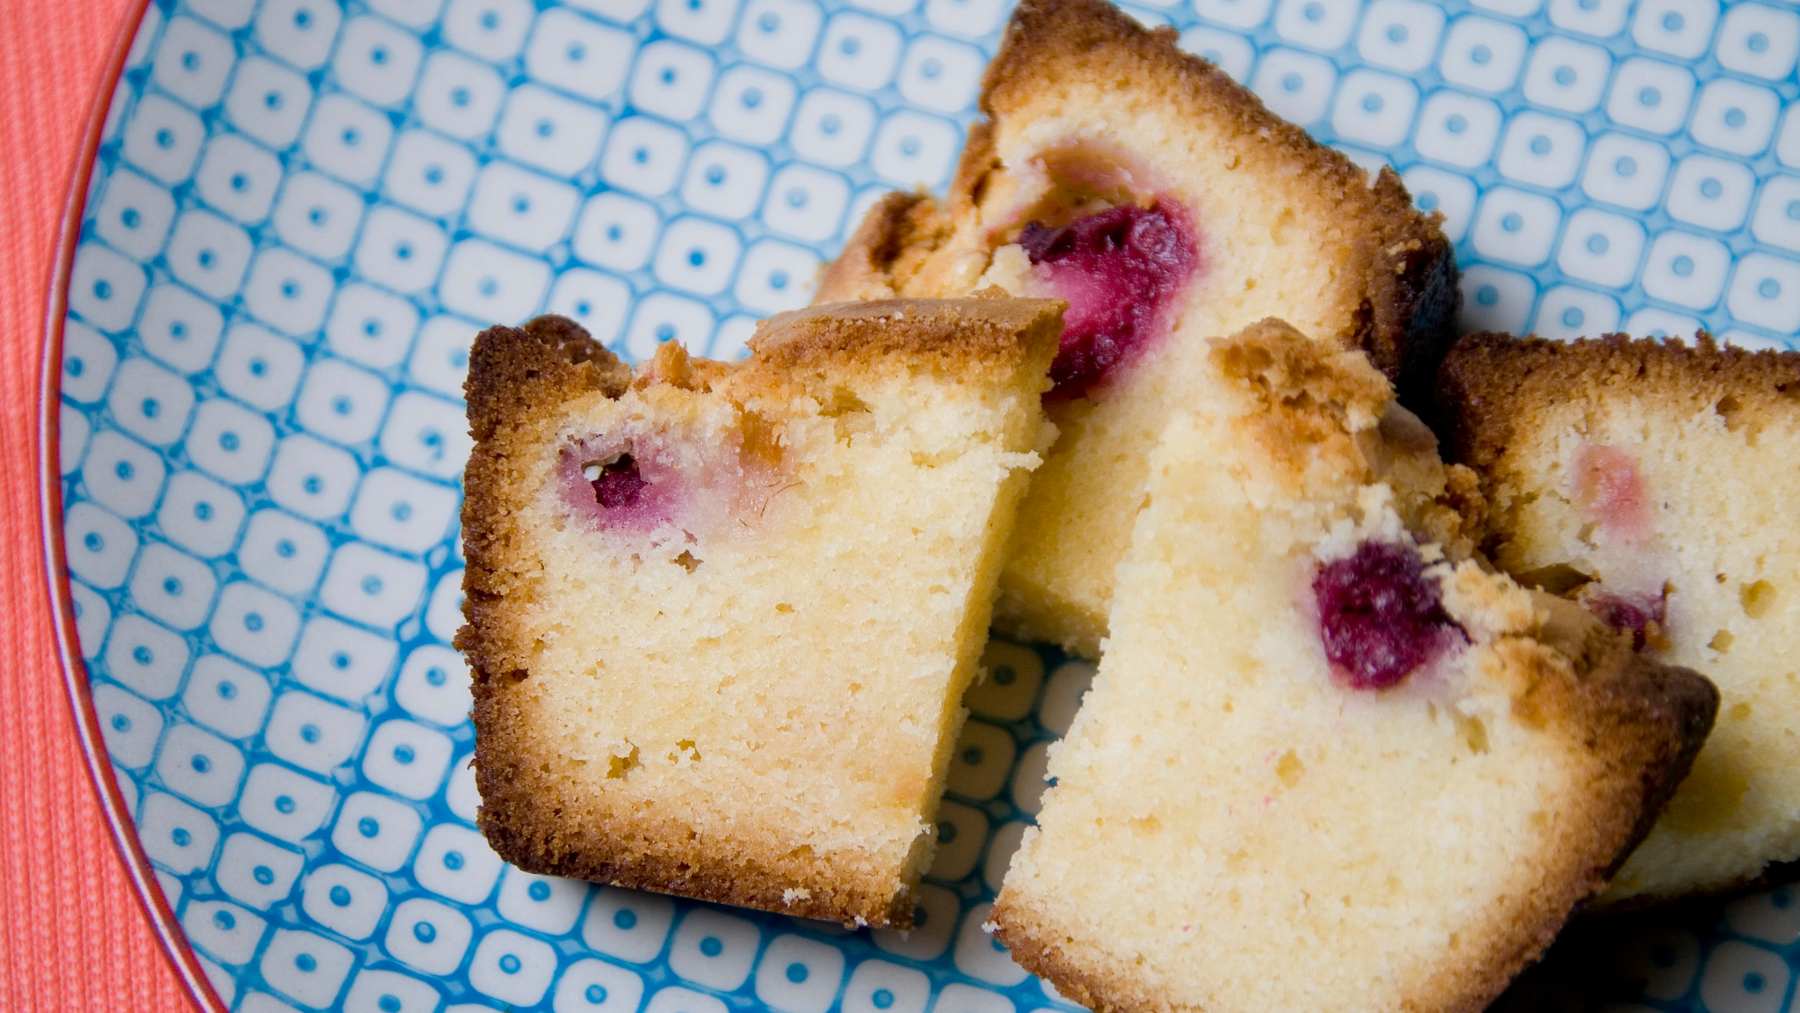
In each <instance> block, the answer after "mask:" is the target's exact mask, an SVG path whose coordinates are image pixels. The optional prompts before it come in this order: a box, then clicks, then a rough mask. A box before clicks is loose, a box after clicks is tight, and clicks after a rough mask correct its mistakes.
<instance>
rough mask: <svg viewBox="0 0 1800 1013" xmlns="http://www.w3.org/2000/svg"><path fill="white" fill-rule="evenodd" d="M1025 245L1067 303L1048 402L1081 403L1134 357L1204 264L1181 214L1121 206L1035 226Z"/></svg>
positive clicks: (1158, 207)
mask: <svg viewBox="0 0 1800 1013" xmlns="http://www.w3.org/2000/svg"><path fill="white" fill-rule="evenodd" d="M1019 245H1020V246H1022V247H1024V249H1025V255H1026V256H1027V257H1029V258H1030V260H1031V263H1032V264H1033V265H1034V266H1035V267H1036V269H1037V273H1038V276H1039V278H1040V279H1042V280H1043V281H1045V282H1047V283H1048V285H1049V287H1050V289H1051V290H1052V291H1053V292H1055V293H1056V295H1058V296H1060V297H1061V298H1062V299H1064V300H1065V301H1067V302H1068V304H1069V308H1068V311H1067V312H1066V313H1065V314H1064V315H1063V336H1062V346H1061V348H1060V349H1059V350H1058V351H1057V353H1056V360H1055V362H1054V363H1052V364H1051V367H1050V378H1051V380H1052V381H1053V383H1054V386H1053V387H1052V388H1051V391H1050V393H1049V395H1048V396H1049V397H1051V398H1055V399H1066V398H1076V397H1082V396H1084V395H1086V394H1087V393H1088V392H1089V391H1090V390H1091V389H1092V388H1093V387H1095V386H1096V385H1098V384H1099V383H1101V382H1102V381H1104V380H1105V379H1106V377H1107V375H1108V374H1109V373H1110V372H1111V371H1112V370H1113V369H1114V368H1116V367H1117V366H1119V365H1120V364H1121V363H1125V362H1128V361H1130V360H1131V359H1133V358H1135V357H1136V356H1137V355H1138V354H1139V353H1141V352H1142V351H1143V349H1144V347H1145V346H1146V345H1147V344H1148V343H1149V342H1150V341H1151V340H1152V339H1154V338H1155V337H1156V336H1158V333H1159V332H1160V331H1161V330H1163V329H1165V327H1166V321H1165V320H1164V319H1163V317H1164V315H1165V314H1164V310H1165V308H1166V307H1167V305H1168V303H1169V302H1170V299H1171V297H1172V296H1173V295H1174V294H1175V293H1176V292H1177V290H1179V289H1180V288H1181V286H1182V285H1184V284H1186V282H1187V281H1188V279H1189V278H1190V277H1191V276H1192V275H1193V273H1194V270H1195V268H1196V267H1197V266H1198V264H1199V260H1200V256H1199V248H1198V245H1197V244H1196V242H1195V239H1194V234H1193V230H1192V229H1191V228H1190V227H1189V226H1188V224H1187V221H1186V219H1185V216H1184V215H1183V214H1182V213H1181V211H1180V210H1179V209H1177V208H1175V207H1173V206H1171V205H1168V204H1165V203H1163V202H1161V201H1158V202H1157V203H1155V204H1152V205H1151V206H1150V207H1147V208H1142V207H1138V206H1136V205H1134V204H1123V205H1119V206H1117V207H1111V208H1107V209H1106V210H1104V211H1100V212H1098V213H1095V214H1091V215H1087V216H1086V217H1083V218H1077V219H1075V220H1074V221H1072V222H1070V223H1069V224H1067V225H1064V226H1062V227H1061V228H1057V229H1051V228H1046V227H1044V226H1043V225H1041V224H1039V223H1037V222H1032V223H1031V224H1029V225H1027V226H1025V229H1024V231H1023V232H1022V233H1020V235H1019Z"/></svg>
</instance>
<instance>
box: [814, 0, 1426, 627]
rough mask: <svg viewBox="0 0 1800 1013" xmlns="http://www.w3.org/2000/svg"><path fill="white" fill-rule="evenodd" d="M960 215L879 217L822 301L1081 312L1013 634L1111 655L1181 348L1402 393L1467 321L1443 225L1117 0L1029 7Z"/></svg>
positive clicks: (1007, 613)
mask: <svg viewBox="0 0 1800 1013" xmlns="http://www.w3.org/2000/svg"><path fill="white" fill-rule="evenodd" d="M981 110H982V112H983V113H984V114H985V116H986V119H985V120H984V121H983V122H980V123H978V124H976V125H975V127H974V129H973V130H972V131H971V132H970V135H969V140H968V145H967V148H966V149H965V150H964V152H963V157H962V163H961V165H960V167H959V168H958V170H957V173H956V177H955V179H954V180H953V182H952V183H951V186H950V192H949V194H948V196H947V197H946V198H944V199H943V200H941V201H939V200H933V199H931V198H928V197H924V196H921V195H917V194H895V195H892V196H890V197H888V198H886V199H884V200H883V201H881V202H880V203H878V204H877V205H876V206H875V207H874V208H873V209H872V210H871V211H870V212H869V215H868V217H867V218H866V219H865V220H864V222H863V223H862V225H861V227H860V228H859V230H858V231H857V232H856V234H855V235H854V236H853V237H852V239H851V240H850V243H849V245H848V247H847V248H846V249H845V251H844V253H843V254H842V256H841V257H840V258H839V259H838V260H837V261H836V262H835V263H834V264H833V265H832V266H831V267H830V268H829V269H828V270H827V272H826V274H825V276H824V279H823V281H822V283H821V292H820V299H821V300H830V299H848V298H874V297H887V296H894V295H901V296H953V295H962V294H965V293H968V292H970V291H973V290H975V289H977V288H981V287H984V286H987V285H994V284H997V285H1000V286H1002V287H1004V288H1005V289H1007V290H1008V291H1010V292H1013V293H1016V294H1025V295H1036V296H1055V297H1058V298H1062V299H1065V300H1067V301H1068V304H1069V309H1068V313H1067V321H1066V328H1065V330H1064V333H1063V339H1062V347H1061V349H1060V351H1059V352H1058V354H1057V357H1056V361H1055V364H1054V365H1053V366H1052V367H1051V369H1052V374H1053V376H1054V378H1055V383H1056V385H1055V387H1054V388H1053V389H1052V390H1051V392H1050V395H1049V396H1048V398H1047V399H1046V408H1047V409H1048V411H1049V412H1050V416H1051V420H1052V421H1053V422H1055V423H1056V425H1057V427H1058V428H1059V430H1061V433H1062V436H1061V438H1060V439H1059V441H1058V442H1057V444H1056V445H1055V447H1054V448H1053V449H1052V450H1051V451H1050V453H1049V454H1048V455H1047V457H1046V460H1045V462H1044V466H1043V467H1042V468H1041V469H1039V471H1038V472H1037V474H1036V475H1035V476H1034V478H1033V480H1032V489H1031V492H1030V494H1029V496H1028V498H1027V500H1026V504H1025V506H1024V508H1023V512H1022V514H1021V516H1020V520H1019V535H1018V538H1017V540H1016V542H1015V544H1014V546H1013V547H1012V549H1011V550H1010V557H1011V558H1009V559H1008V561H1007V566H1006V570H1005V571H1004V573H1003V575H1002V577H1001V599H1000V604H999V616H998V619H999V623H1000V625H1001V627H1002V628H1003V629H1005V630H1006V631H1007V632H1009V633H1013V634H1018V635H1027V636H1033V637H1037V638H1040V639H1048V640H1055V641H1058V642H1061V643H1063V644H1064V645H1065V646H1068V647H1071V648H1073V649H1075V650H1077V651H1079V652H1081V653H1083V654H1087V655H1089V656H1093V655H1095V653H1096V652H1097V650H1098V647H1099V641H1100V638H1101V637H1102V636H1103V635H1104V634H1105V630H1106V612H1107V603H1108V601H1109V599H1110V598H1111V592H1112V579H1113V571H1114V570H1115V569H1116V567H1117V565H1118V562H1119V559H1120V557H1121V556H1122V555H1123V554H1124V551H1125V546H1126V544H1127V542H1128V541H1129V539H1130V535H1131V519H1132V515H1133V514H1134V512H1135V510H1136V506H1137V503H1138V500H1139V498H1140V495H1141V493H1142V486H1143V482H1144V460H1145V457H1146V456H1147V455H1148V453H1149V451H1150V447H1151V446H1152V445H1153V444H1154V442H1155V440H1156V437H1157V434H1159V433H1160V432H1161V431H1162V427H1163V423H1164V422H1165V421H1166V420H1167V417H1168V415H1169V413H1170V412H1172V411H1175V410H1178V409H1179V408H1180V407H1182V406H1184V405H1186V404H1187V403H1189V401H1191V399H1192V398H1193V397H1194V396H1195V393H1194V392H1193V391H1192V390H1190V389H1189V386H1188V385H1189V384H1190V383H1192V382H1194V380H1193V378H1192V376H1191V375H1190V374H1188V373H1186V372H1184V371H1182V370H1180V369H1176V368H1172V367H1171V364H1170V361H1169V360H1170V359H1171V357H1173V356H1178V355H1180V354H1182V352H1183V346H1186V345H1190V344H1194V343H1197V342H1200V341H1203V340H1204V339H1206V338H1209V337H1213V336H1217V335H1220V334H1229V333H1231V332H1233V331H1235V330H1237V329H1238V328H1240V327H1243V326H1245V325H1247V324H1249V323H1252V322H1254V321H1256V320H1260V319H1262V318H1263V317H1266V316H1280V317H1283V318H1284V319H1287V320H1288V321H1290V322H1291V323H1293V324H1294V325H1295V326H1296V327H1298V328H1299V329H1300V330H1302V331H1303V332H1305V333H1307V334H1310V335H1315V336H1317V337H1319V338H1320V339H1322V340H1323V341H1325V342H1326V343H1327V344H1328V345H1330V346H1331V347H1333V348H1361V349H1364V350H1366V351H1367V352H1368V353H1369V355H1370V356H1371V357H1372V358H1373V359H1374V361H1375V363H1376V365H1377V366H1378V367H1380V368H1381V369H1382V370H1383V371H1384V372H1386V373H1387V374H1388V375H1389V376H1390V377H1393V378H1397V379H1403V380H1410V379H1411V378H1413V377H1424V376H1428V375H1429V368H1428V367H1429V365H1430V364H1431V363H1433V362H1434V359H1433V355H1434V353H1435V352H1436V351H1437V350H1439V348H1440V346H1441V343H1442V341H1441V339H1442V337H1443V336H1444V335H1445V333H1446V329H1447V326H1448V325H1449V323H1450V321H1451V318H1452V316H1453V315H1454V310H1455V305H1456V285H1455V267H1454V264H1453V262H1452V259H1451V251H1450V246H1449V244H1448V243H1447V242H1446V241H1445V239H1444V236H1443V233H1442V232H1441V231H1440V229H1439V228H1438V225H1437V223H1436V221H1435V220H1434V219H1432V218H1428V217H1427V216H1424V215H1421V214H1420V213H1419V212H1417V211H1416V210H1414V208H1413V207H1412V204H1411V201H1410V199H1409V198H1408V196H1407V194H1406V191H1405V189H1404V188H1403V187H1402V186H1401V184H1400V181H1399V179H1398V178H1397V177H1396V176H1395V175H1394V174H1393V173H1392V172H1391V171H1388V170H1384V171H1382V172H1381V173H1380V174H1379V175H1377V176H1375V177H1374V178H1370V177H1369V176H1368V175H1367V174H1366V173H1364V172H1363V170H1361V169H1359V168H1357V167H1356V166H1355V165H1353V164H1352V163H1351V162H1350V161H1349V160H1348V159H1346V158H1345V157H1344V156H1342V155H1341V154H1339V153H1337V152H1335V151H1332V150H1331V149H1329V148H1326V147H1324V146H1323V145H1320V144H1318V143H1316V142H1315V141H1313V140H1312V138H1310V137H1308V136H1307V135H1306V133H1305V132H1304V131H1302V130H1300V129H1299V128H1298V127H1295V126H1294V125H1292V124H1290V123H1287V122H1284V121H1283V120H1281V119H1280V118H1279V117H1277V116H1275V115H1274V114H1273V113H1271V112H1269V111H1268V110H1267V109H1266V108H1264V107H1263V105H1262V103H1261V102H1260V101H1258V100H1257V98H1256V97H1255V96H1254V95H1252V94H1250V92H1248V91H1246V90H1245V89H1243V88H1242V87H1240V86H1238V85H1237V84H1236V83H1235V82H1233V81H1232V80H1231V79H1230V78H1229V77H1227V76H1226V75H1225V74H1224V73H1223V72H1222V71H1220V70H1218V69H1217V68H1215V67H1213V66H1212V65H1211V64H1209V63H1207V62H1205V61H1204V60H1201V59H1199V58H1198V57H1194V56H1190V55H1188V54H1186V53H1184V52H1182V51H1181V50H1180V49H1178V48H1176V44H1175V35H1174V33H1173V32H1169V31H1149V30H1146V29H1144V28H1143V27H1141V26H1139V25H1138V23H1137V22H1135V21H1133V20H1132V19H1131V18H1130V17H1128V16H1126V15H1125V14H1123V13H1121V12H1120V11H1118V10H1117V9H1115V8H1113V7H1112V6H1110V5H1108V4H1106V3H1104V2H1101V0H1024V2H1023V3H1021V4H1020V5H1019V7H1018V10H1017V12H1016V13H1015V14H1014V15H1013V19H1012V23H1011V25H1010V27H1009V28H1008V30H1007V32H1006V37H1005V40H1004V41H1003V43H1002V45H1001V47H1000V52H999V55H998V56H997V57H996V58H995V59H994V62H993V64H992V66H990V67H989V68H988V72H987V78H986V80H985V82H984V84H983V87H982V92H981Z"/></svg>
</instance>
